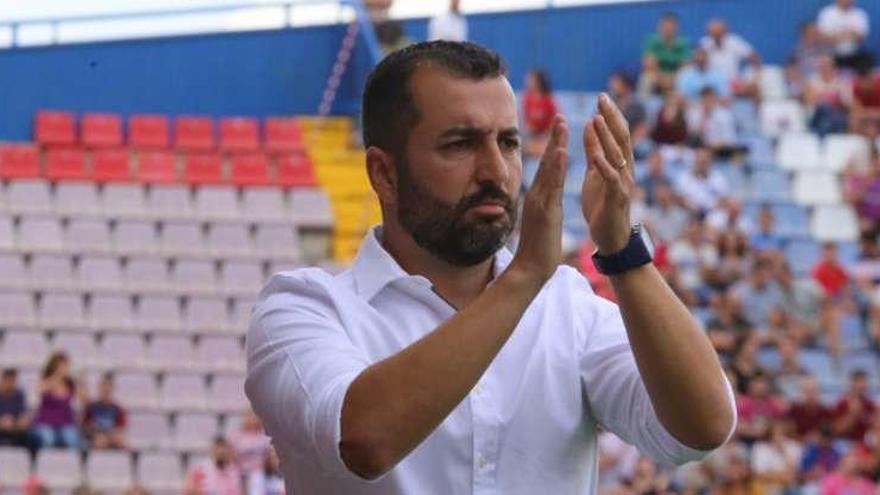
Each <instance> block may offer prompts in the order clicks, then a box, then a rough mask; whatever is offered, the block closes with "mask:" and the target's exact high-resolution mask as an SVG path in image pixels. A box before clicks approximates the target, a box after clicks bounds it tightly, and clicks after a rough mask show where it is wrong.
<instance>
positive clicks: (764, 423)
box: [737, 372, 785, 445]
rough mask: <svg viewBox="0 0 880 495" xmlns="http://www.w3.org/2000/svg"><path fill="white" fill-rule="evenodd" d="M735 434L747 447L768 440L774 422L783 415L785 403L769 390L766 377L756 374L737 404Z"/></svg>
mask: <svg viewBox="0 0 880 495" xmlns="http://www.w3.org/2000/svg"><path fill="white" fill-rule="evenodd" d="M737 411H738V414H737V418H738V424H737V432H738V433H739V437H740V438H741V439H742V440H743V441H744V442H745V443H746V444H748V445H754V444H755V442H758V441H760V440H765V439H767V438H769V435H770V429H771V426H772V425H773V423H774V422H776V421H777V420H779V419H780V418H782V417H783V415H784V414H785V403H784V402H783V401H782V399H781V398H779V397H778V396H777V395H776V394H774V393H773V392H772V391H771V389H770V382H769V380H768V377H767V376H766V375H765V374H764V373H763V372H758V373H756V374H755V375H754V376H753V377H752V378H751V380H749V384H748V388H747V390H746V393H745V394H743V395H742V396H740V399H739V403H738V404H737Z"/></svg>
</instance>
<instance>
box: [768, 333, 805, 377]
mask: <svg viewBox="0 0 880 495" xmlns="http://www.w3.org/2000/svg"><path fill="white" fill-rule="evenodd" d="M776 347H777V348H778V349H779V368H778V369H776V371H775V372H774V378H775V380H776V384H777V385H782V384H783V383H798V382H800V381H801V380H802V379H803V378H804V377H806V376H807V374H808V373H807V369H806V368H804V367H803V365H801V358H800V355H799V354H798V350H799V349H800V348H799V347H798V345H797V343H795V341H794V340H792V339H787V338H783V339H781V340H780V341H779V342H777V343H776Z"/></svg>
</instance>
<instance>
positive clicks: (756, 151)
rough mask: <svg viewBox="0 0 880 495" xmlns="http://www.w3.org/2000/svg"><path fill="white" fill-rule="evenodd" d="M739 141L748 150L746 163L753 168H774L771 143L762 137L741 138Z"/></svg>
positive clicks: (774, 156) (773, 154) (774, 157)
mask: <svg viewBox="0 0 880 495" xmlns="http://www.w3.org/2000/svg"><path fill="white" fill-rule="evenodd" d="M741 141H742V142H743V144H744V145H746V146H747V147H748V148H749V155H748V158H747V159H748V163H749V165H751V166H752V167H755V168H768V167H769V168H776V167H777V165H776V152H775V150H774V149H773V143H772V142H771V141H770V140H769V139H767V138H766V137H764V136H743V137H742V138H741Z"/></svg>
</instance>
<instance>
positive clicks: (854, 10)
mask: <svg viewBox="0 0 880 495" xmlns="http://www.w3.org/2000/svg"><path fill="white" fill-rule="evenodd" d="M816 26H817V27H818V28H819V31H821V32H822V34H825V35H828V36H834V35H836V34H838V33H841V32H843V31H855V32H857V33H859V34H860V35H861V36H862V37H866V36H868V29H869V28H870V23H869V22H868V14H867V13H866V12H865V11H864V10H862V9H860V8H859V7H856V6H852V7H850V8H848V9H845V10H844V9H841V8H840V7H838V6H837V4H833V5H829V6H827V7H825V8H823V9H822V10H821V11H819V18H818V20H817V21H816ZM858 48H859V43H858V42H856V41H854V40H848V41H841V42H839V43H837V44H836V45H835V46H834V50H835V51H836V52H837V54H838V55H852V54H853V53H855V52H856V50H857V49H858Z"/></svg>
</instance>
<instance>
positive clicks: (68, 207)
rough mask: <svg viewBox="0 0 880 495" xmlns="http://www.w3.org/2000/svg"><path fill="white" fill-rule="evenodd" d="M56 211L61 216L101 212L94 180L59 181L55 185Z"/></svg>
mask: <svg viewBox="0 0 880 495" xmlns="http://www.w3.org/2000/svg"><path fill="white" fill-rule="evenodd" d="M55 213H56V214H57V215H61V216H70V217H74V216H97V215H99V214H101V213H102V212H101V205H100V199H99V197H98V188H97V187H96V185H95V183H94V182H59V183H58V184H56V185H55Z"/></svg>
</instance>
